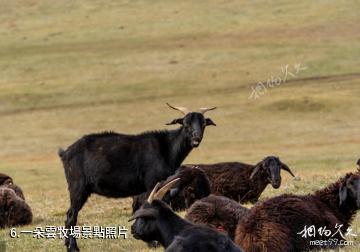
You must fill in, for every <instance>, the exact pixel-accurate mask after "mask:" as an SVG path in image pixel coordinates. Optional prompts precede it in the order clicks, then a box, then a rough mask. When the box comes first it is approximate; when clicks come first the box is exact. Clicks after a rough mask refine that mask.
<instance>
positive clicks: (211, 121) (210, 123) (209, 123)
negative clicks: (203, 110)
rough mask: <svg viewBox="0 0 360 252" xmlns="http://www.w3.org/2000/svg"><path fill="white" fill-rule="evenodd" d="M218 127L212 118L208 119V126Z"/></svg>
mask: <svg viewBox="0 0 360 252" xmlns="http://www.w3.org/2000/svg"><path fill="white" fill-rule="evenodd" d="M209 125H212V126H216V124H215V123H214V122H213V120H211V119H210V118H206V126H209Z"/></svg>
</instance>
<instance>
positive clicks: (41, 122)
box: [0, 0, 360, 252]
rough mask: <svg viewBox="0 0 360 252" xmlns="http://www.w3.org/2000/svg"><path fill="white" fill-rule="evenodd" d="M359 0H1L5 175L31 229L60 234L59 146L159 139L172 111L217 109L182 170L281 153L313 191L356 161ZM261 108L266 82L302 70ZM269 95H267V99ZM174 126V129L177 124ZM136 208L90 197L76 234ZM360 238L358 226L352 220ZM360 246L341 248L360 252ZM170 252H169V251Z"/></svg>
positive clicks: (21, 241) (35, 243)
mask: <svg viewBox="0 0 360 252" xmlns="http://www.w3.org/2000/svg"><path fill="white" fill-rule="evenodd" d="M359 7H360V4H359V2H358V1H298V2H294V1H288V0H287V1H276V3H275V1H274V3H269V2H267V1H181V2H180V1H179V2H175V1H145V0H139V1H100V0H94V1H84V0H79V1H70V0H62V1H55V0H47V1H44V0H40V1H39V0H22V1H20V0H14V1H5V0H0V118H1V119H0V132H1V133H0V143H1V145H2V148H0V171H1V172H3V173H7V174H9V175H11V176H12V177H13V178H14V180H15V182H16V183H17V184H19V185H20V186H21V187H22V188H23V190H24V192H25V196H26V198H27V201H28V203H29V204H30V206H31V208H32V210H33V214H34V221H33V224H32V225H30V226H25V227H21V228H17V231H18V232H19V231H20V230H33V229H34V228H35V227H36V226H41V227H45V226H49V225H55V226H62V225H64V220H65V213H66V210H67V208H68V205H69V203H68V193H67V186H66V181H65V177H64V174H63V168H62V165H61V163H60V161H59V159H58V157H57V155H56V152H57V149H58V147H60V146H61V147H67V146H68V145H70V144H71V143H73V142H74V141H75V140H76V139H78V138H79V137H81V136H82V135H84V134H87V133H91V132H99V131H103V130H114V131H118V132H124V133H138V132H142V131H145V130H151V129H162V128H165V127H166V126H165V125H164V124H165V123H166V122H168V121H169V120H171V119H173V118H175V117H177V116H178V114H177V113H176V112H175V111H171V110H170V109H168V108H167V107H166V106H165V103H166V102H170V103H171V104H174V105H180V106H188V107H190V108H194V109H195V108H198V107H201V106H217V107H218V110H216V111H214V112H209V113H208V115H209V116H210V117H211V118H212V119H213V120H214V121H215V122H216V123H217V125H218V126H217V127H211V128H210V127H209V128H208V129H207V130H206V133H205V137H204V140H203V142H202V144H201V146H200V148H198V149H195V150H194V151H193V152H192V153H191V154H190V155H189V157H188V158H187V160H186V162H191V163H195V162H220V161H230V160H238V161H244V162H250V163H254V162H257V161H258V160H260V159H261V158H263V157H264V156H267V155H270V154H274V155H278V156H280V158H281V159H282V160H283V161H284V162H286V163H287V164H289V166H290V167H291V168H292V170H293V172H294V173H296V175H297V177H298V179H297V180H292V179H291V178H290V177H289V176H288V175H287V174H283V175H284V176H283V184H282V186H281V188H280V189H278V190H274V189H272V188H267V189H266V190H265V192H264V194H263V195H262V197H271V196H274V195H278V194H281V193H285V192H292V193H298V194H305V193H308V192H312V191H313V190H316V189H319V188H321V187H323V186H325V185H327V184H328V183H330V182H333V181H335V180H336V179H337V178H338V177H340V176H342V175H344V174H345V173H346V172H348V171H354V170H355V168H356V165H355V162H356V160H357V159H358V158H359V157H360V152H359V148H360V134H359V125H360V106H359V104H360V83H359V82H360V71H359V69H360V60H359V55H360V29H359V23H360V18H359V17H360V16H359V13H358V11H357V10H358V9H359ZM296 64H301V66H302V67H304V68H305V67H306V69H303V70H301V71H299V72H298V74H296V77H295V76H292V75H291V74H289V75H288V78H287V80H286V82H285V81H282V82H281V84H280V85H275V86H274V87H267V89H266V92H263V93H262V95H261V96H260V97H258V99H253V98H251V97H250V96H251V94H252V90H253V88H254V87H256V86H257V83H258V82H263V83H266V81H267V80H268V79H271V78H272V76H273V77H279V78H282V79H283V80H284V73H283V71H282V68H283V70H284V69H285V67H286V65H288V70H289V71H290V72H291V73H292V74H294V73H295V71H296V70H295V67H296ZM262 91H263V90H262ZM169 128H170V127H169ZM130 206H131V200H130V199H106V198H103V197H99V196H95V195H93V196H92V197H91V198H90V199H89V201H88V203H87V204H86V205H85V207H84V208H83V210H82V211H81V212H80V215H79V222H78V224H79V225H102V226H114V225H116V226H117V225H125V226H127V227H128V228H130V223H128V222H127V220H128V218H129V217H130V213H131V212H130ZM353 231H354V232H355V233H356V234H358V235H360V216H358V217H357V218H356V219H355V220H354V223H353ZM0 235H1V240H3V241H5V242H6V246H7V249H8V251H16V252H18V251H62V250H64V247H63V241H62V240H60V239H56V240H48V239H33V238H32V237H31V236H30V235H22V236H21V237H20V238H10V236H9V229H4V230H1V231H0ZM359 240H360V236H359V237H356V238H355V246H352V247H348V248H344V249H341V251H359ZM78 244H79V246H80V248H81V249H82V251H148V250H149V249H148V248H147V246H146V245H145V244H144V243H143V242H141V241H136V240H135V239H133V238H132V237H131V235H129V237H128V239H126V240H121V239H119V240H98V239H93V240H80V241H79V242H78ZM159 251H161V249H159Z"/></svg>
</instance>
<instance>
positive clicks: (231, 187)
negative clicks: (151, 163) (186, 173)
mask: <svg viewBox="0 0 360 252" xmlns="http://www.w3.org/2000/svg"><path fill="white" fill-rule="evenodd" d="M184 166H186V167H197V168H200V169H202V170H203V171H204V172H205V173H206V175H207V176H208V178H209V180H210V183H211V193H212V194H215V195H222V196H226V197H228V198H230V199H233V200H235V201H237V202H240V203H245V202H252V203H255V202H256V201H257V200H258V199H259V197H260V195H261V193H262V192H263V191H264V190H265V188H266V186H267V185H268V184H270V183H271V185H272V186H273V188H279V187H280V184H281V176H280V171H281V169H283V170H285V171H287V172H289V173H290V174H291V175H292V176H293V177H295V176H294V174H293V173H292V172H291V170H290V168H289V167H288V166H287V165H286V164H284V163H282V162H281V161H280V159H279V158H278V157H274V156H269V157H266V158H264V159H263V160H262V161H260V162H259V163H257V164H256V165H250V164H245V163H239V162H226V163H217V164H198V165H184Z"/></svg>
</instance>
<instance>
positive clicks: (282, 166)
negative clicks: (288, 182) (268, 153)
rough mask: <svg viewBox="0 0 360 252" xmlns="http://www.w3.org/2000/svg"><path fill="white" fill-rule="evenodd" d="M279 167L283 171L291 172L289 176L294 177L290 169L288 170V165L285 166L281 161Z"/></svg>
mask: <svg viewBox="0 0 360 252" xmlns="http://www.w3.org/2000/svg"><path fill="white" fill-rule="evenodd" d="M281 169H283V170H284V171H287V172H288V173H290V174H291V176H293V177H295V175H294V173H292V171H291V170H290V168H289V166H287V165H286V164H284V163H281Z"/></svg>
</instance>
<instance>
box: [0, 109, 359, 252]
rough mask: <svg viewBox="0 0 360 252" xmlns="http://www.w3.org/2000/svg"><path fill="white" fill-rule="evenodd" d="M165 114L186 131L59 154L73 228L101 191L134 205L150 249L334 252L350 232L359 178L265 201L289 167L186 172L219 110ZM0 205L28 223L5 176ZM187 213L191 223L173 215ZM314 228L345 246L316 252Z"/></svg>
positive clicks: (70, 243) (87, 140)
mask: <svg viewBox="0 0 360 252" xmlns="http://www.w3.org/2000/svg"><path fill="white" fill-rule="evenodd" d="M168 106H169V107H170V108H172V109H175V110H178V111H180V112H182V113H183V116H182V117H180V118H176V119H174V120H172V121H171V122H170V123H168V124H180V127H179V128H177V129H174V130H162V131H151V132H145V133H142V134H139V135H125V134H118V133H114V132H104V133H100V134H90V135H85V136H83V137H82V138H80V139H79V140H77V141H76V142H75V143H74V144H72V145H71V146H69V147H68V148H67V149H66V150H63V149H60V150H59V153H58V154H59V156H60V158H61V160H62V162H63V166H64V171H65V176H66V180H67V183H68V190H69V195H70V207H69V209H68V211H67V218H66V222H65V226H66V228H70V227H72V226H75V225H76V223H77V217H78V213H79V211H80V210H81V208H82V207H83V205H84V204H85V202H86V200H87V198H88V197H89V196H90V195H91V194H92V193H96V194H99V195H103V196H107V197H115V198H124V197H130V196H131V197H133V206H132V207H133V216H132V218H131V220H135V221H134V223H133V224H132V227H131V232H132V234H133V236H134V238H136V239H141V240H143V241H145V242H147V243H148V244H149V246H154V245H157V244H160V245H161V246H163V247H164V249H165V251H168V252H171V251H177V252H181V251H184V252H185V251H197V252H199V251H200V252H201V251H204V252H209V251H246V252H257V251H259V252H262V251H275V252H276V251H279V252H286V251H289V252H296V251H309V250H313V249H322V248H325V249H326V248H335V247H337V246H338V245H339V244H340V241H343V240H344V239H345V238H344V237H343V234H345V233H346V232H347V231H348V228H349V227H350V225H351V221H352V219H353V218H354V216H355V214H356V212H357V210H358V209H359V208H360V171H359V170H356V171H354V172H353V173H348V174H346V175H345V176H343V177H341V178H339V179H338V180H337V181H335V182H334V183H332V184H330V185H328V186H327V187H325V188H323V189H320V190H318V191H316V192H314V193H311V194H308V195H294V194H283V195H280V196H277V197H273V198H270V199H265V200H260V201H258V199H259V197H260V195H261V193H262V192H263V191H264V189H265V188H266V186H267V185H268V184H271V185H272V187H273V188H275V189H276V188H279V187H280V185H281V171H282V170H283V171H286V172H288V173H289V174H290V175H291V176H293V177H295V176H294V174H293V172H292V171H291V170H290V168H289V167H288V166H287V165H286V164H285V163H283V162H282V161H281V160H280V159H279V158H278V157H275V156H268V157H265V158H264V159H263V160H261V161H260V162H258V163H257V164H255V165H250V164H245V163H239V162H224V163H217V164H190V165H182V162H183V160H184V159H185V158H186V157H187V155H188V154H189V153H190V151H191V150H192V149H193V148H196V147H198V146H199V145H200V143H201V141H202V138H203V135H204V131H205V128H206V126H211V125H212V126H216V124H215V123H214V122H213V121H212V120H211V119H210V118H206V117H205V115H204V114H205V113H206V112H207V111H210V110H213V109H215V108H201V109H199V111H198V112H191V111H188V110H187V109H186V108H184V107H173V106H171V105H169V104H168ZM358 165H359V166H360V160H359V161H358ZM0 200H1V204H2V205H1V207H2V208H3V213H4V214H3V215H2V216H1V217H0V224H1V225H2V226H3V227H4V226H10V225H23V224H28V223H30V222H31V219H32V214H31V210H30V208H29V206H28V205H27V204H26V202H25V199H24V196H23V194H22V192H21V190H20V189H19V188H18V187H16V186H15V185H14V184H13V182H12V179H11V178H10V177H8V176H6V175H1V174H0ZM245 202H250V203H253V204H254V205H253V207H252V208H250V209H249V208H246V207H244V206H242V205H241V204H242V203H245ZM15 208H16V209H17V210H14V209H15ZM182 210H186V215H185V217H184V218H182V217H180V216H179V215H177V214H176V213H175V212H176V211H182ZM20 212H22V213H23V215H20V216H21V218H20V216H19V213H20ZM311 225H314V226H315V227H317V228H320V227H323V226H326V228H328V229H329V230H330V231H331V232H332V233H334V237H333V238H334V239H337V240H338V241H339V242H338V243H332V244H330V245H329V244H325V245H324V244H320V245H316V246H313V245H311V244H310V240H311V239H312V237H303V236H302V235H300V234H299V233H300V232H301V231H302V230H303V229H304V228H305V227H306V226H311ZM339 225H340V227H339ZM338 229H339V230H340V232H336V231H339V230H338ZM65 245H66V247H67V250H68V251H79V248H78V246H77V242H76V239H75V238H74V237H71V236H69V237H68V238H66V239H65Z"/></svg>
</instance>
